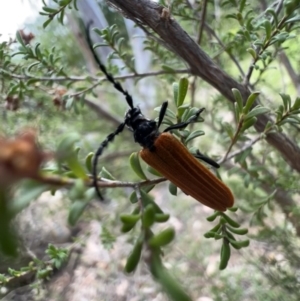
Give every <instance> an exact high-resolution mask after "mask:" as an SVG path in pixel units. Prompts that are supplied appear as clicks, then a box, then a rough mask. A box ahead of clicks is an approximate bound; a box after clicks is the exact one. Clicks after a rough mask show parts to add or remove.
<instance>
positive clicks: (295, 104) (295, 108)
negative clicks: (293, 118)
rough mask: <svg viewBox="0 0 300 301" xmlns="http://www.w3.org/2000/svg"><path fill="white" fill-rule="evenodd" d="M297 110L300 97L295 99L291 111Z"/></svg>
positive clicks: (299, 105) (299, 106) (299, 104)
mask: <svg viewBox="0 0 300 301" xmlns="http://www.w3.org/2000/svg"><path fill="white" fill-rule="evenodd" d="M299 108H300V97H297V98H296V100H295V102H294V104H293V106H292V108H291V110H292V111H295V110H298V109H299Z"/></svg>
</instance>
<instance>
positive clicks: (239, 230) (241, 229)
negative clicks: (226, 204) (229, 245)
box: [226, 225, 248, 235]
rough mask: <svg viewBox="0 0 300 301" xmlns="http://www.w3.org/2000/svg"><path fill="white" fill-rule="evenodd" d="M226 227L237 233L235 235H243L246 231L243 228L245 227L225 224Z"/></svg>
mask: <svg viewBox="0 0 300 301" xmlns="http://www.w3.org/2000/svg"><path fill="white" fill-rule="evenodd" d="M226 228H227V230H229V231H231V232H232V233H234V234H237V235H245V234H247V233H248V229H245V228H233V227H231V226H229V225H227V226H226Z"/></svg>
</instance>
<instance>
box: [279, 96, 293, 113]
mask: <svg viewBox="0 0 300 301" xmlns="http://www.w3.org/2000/svg"><path fill="white" fill-rule="evenodd" d="M279 95H280V96H281V99H282V102H283V107H284V110H285V111H286V112H287V111H289V110H290V108H291V102H292V101H291V97H290V95H288V94H284V93H279Z"/></svg>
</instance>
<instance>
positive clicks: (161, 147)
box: [140, 133, 234, 211]
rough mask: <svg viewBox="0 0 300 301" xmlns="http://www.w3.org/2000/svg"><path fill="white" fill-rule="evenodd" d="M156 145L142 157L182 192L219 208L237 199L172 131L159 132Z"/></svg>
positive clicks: (222, 208) (141, 153)
mask: <svg viewBox="0 0 300 301" xmlns="http://www.w3.org/2000/svg"><path fill="white" fill-rule="evenodd" d="M154 146H155V150H154V151H150V150H149V149H146V148H144V149H142V150H141V151H140V156H141V157H142V159H143V160H144V161H145V162H146V163H147V164H148V165H150V166H152V167H153V168H155V169H156V170H157V171H159V172H160V173H161V174H162V175H163V176H164V177H166V178H167V179H168V180H170V181H171V182H172V183H173V184H175V185H176V186H177V187H179V188H180V189H181V190H182V191H183V192H185V193H186V194H188V195H190V196H192V197H193V198H194V199H196V200H197V201H199V202H200V203H202V204H204V205H206V206H208V207H210V208H212V209H215V210H218V211H225V210H226V209H227V208H229V207H232V206H233V203H234V198H233V195H232V192H231V191H230V189H229V188H228V187H227V186H226V185H225V184H224V183H223V182H222V181H220V180H219V179H218V178H217V177H216V176H215V175H214V174H213V173H211V172H210V171H209V170H208V169H207V168H206V167H205V166H204V165H202V164H201V163H200V162H199V161H198V160H197V159H196V158H195V157H194V156H193V155H192V154H191V153H190V152H189V151H188V149H187V148H186V147H185V146H184V145H183V144H182V143H181V142H180V141H179V140H178V139H176V138H175V137H174V136H173V135H172V134H170V133H162V134H160V135H159V136H158V137H157V139H156V140H155V142H154Z"/></svg>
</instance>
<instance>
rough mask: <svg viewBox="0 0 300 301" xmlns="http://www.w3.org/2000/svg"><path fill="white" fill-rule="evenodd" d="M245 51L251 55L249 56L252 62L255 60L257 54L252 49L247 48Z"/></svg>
mask: <svg viewBox="0 0 300 301" xmlns="http://www.w3.org/2000/svg"><path fill="white" fill-rule="evenodd" d="M246 51H247V52H248V53H250V54H251V56H252V57H253V59H254V60H256V58H257V53H256V52H255V50H254V49H253V48H247V49H246Z"/></svg>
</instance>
